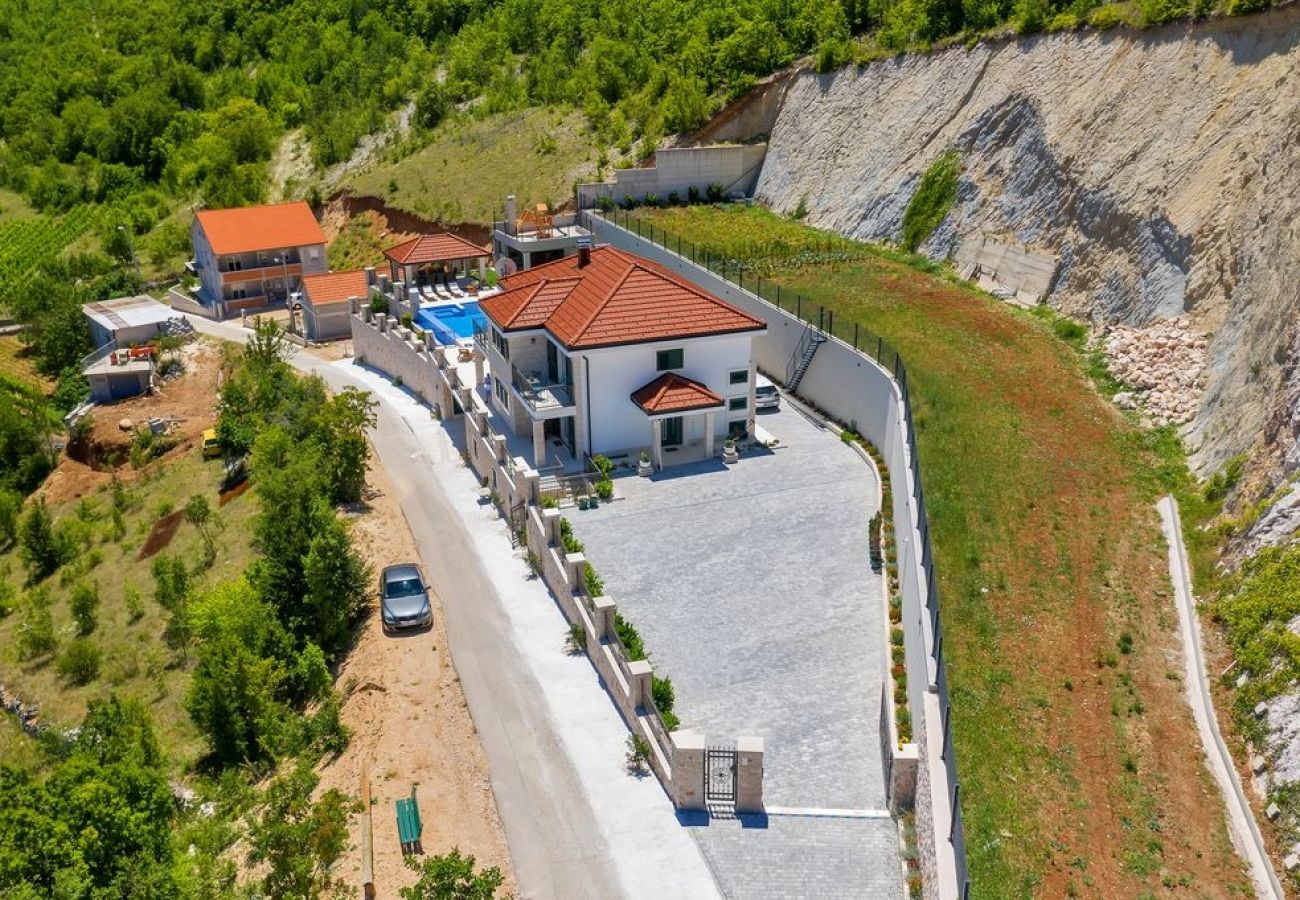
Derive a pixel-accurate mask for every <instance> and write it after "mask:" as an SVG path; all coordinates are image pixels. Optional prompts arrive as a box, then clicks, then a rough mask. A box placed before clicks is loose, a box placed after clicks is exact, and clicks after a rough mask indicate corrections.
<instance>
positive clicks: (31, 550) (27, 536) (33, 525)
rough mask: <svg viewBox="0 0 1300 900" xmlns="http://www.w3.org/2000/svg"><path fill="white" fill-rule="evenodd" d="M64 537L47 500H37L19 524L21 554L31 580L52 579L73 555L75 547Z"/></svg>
mask: <svg viewBox="0 0 1300 900" xmlns="http://www.w3.org/2000/svg"><path fill="white" fill-rule="evenodd" d="M60 537H61V536H60V535H58V534H56V533H55V530H54V519H53V518H52V517H51V516H50V511H49V509H47V508H46V506H45V500H44V498H37V500H36V502H35V503H33V504H32V505H31V506H30V507H29V508H28V510H27V512H26V513H25V514H24V515H23V517H22V519H21V521H20V522H19V525H18V545H19V555H20V556H21V557H22V560H23V565H24V566H26V568H27V576H28V578H29V579H31V580H32V581H40V580H42V579H44V578H48V577H49V576H50V575H52V574H54V572H55V571H56V570H57V569H58V568H59V566H61V565H63V564H64V562H66V561H67V560H68V558H69V557H70V556H71V553H72V548H71V547H69V546H68V545H67V544H66V543H65V542H64V541H63V540H61V539H60Z"/></svg>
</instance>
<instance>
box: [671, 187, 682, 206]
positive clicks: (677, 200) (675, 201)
mask: <svg viewBox="0 0 1300 900" xmlns="http://www.w3.org/2000/svg"><path fill="white" fill-rule="evenodd" d="M668 205H669V206H681V205H682V195H681V194H679V193H677V192H676V191H669V192H668Z"/></svg>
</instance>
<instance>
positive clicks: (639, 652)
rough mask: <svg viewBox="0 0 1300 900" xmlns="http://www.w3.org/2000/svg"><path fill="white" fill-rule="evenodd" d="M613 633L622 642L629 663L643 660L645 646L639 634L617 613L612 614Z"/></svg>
mask: <svg viewBox="0 0 1300 900" xmlns="http://www.w3.org/2000/svg"><path fill="white" fill-rule="evenodd" d="M614 632H615V633H616V634H617V635H618V639H619V641H621V642H622V644H623V649H624V650H626V651H627V658H628V661H629V662H636V661H637V660H639V659H645V644H644V643H643V642H642V641H641V634H640V632H638V631H637V630H636V628H635V627H633V625H632V623H631V622H629V621H628V620H627V619H625V618H623V616H622V615H621V614H619V613H617V612H616V613H614Z"/></svg>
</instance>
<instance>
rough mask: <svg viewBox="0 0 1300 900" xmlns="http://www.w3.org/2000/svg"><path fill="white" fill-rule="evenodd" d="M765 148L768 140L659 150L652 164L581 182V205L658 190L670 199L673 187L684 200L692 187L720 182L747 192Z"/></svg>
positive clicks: (705, 187)
mask: <svg viewBox="0 0 1300 900" xmlns="http://www.w3.org/2000/svg"><path fill="white" fill-rule="evenodd" d="M766 152H767V145H766V144H723V145H717V146H711V147H686V148H681V149H676V150H660V151H659V152H657V153H656V154H655V164H654V165H653V166H648V167H643V168H638V169H615V170H614V180H613V181H605V182H598V183H595V184H580V185H578V207H579V208H580V209H588V208H590V207H593V206H595V205H596V204H597V203H598V202H599V201H600V199H601V198H602V197H608V198H609V199H610V200H613V201H614V202H615V203H621V202H622V201H623V198H624V197H634V198H636V199H637V200H641V199H642V198H644V197H645V196H646V195H647V194H657V195H658V196H659V197H660V198H661V199H663V200H667V199H668V195H669V194H670V193H672V192H674V191H676V192H677V193H678V194H680V195H681V198H682V200H683V201H685V200H686V197H687V193H688V192H689V191H690V189H691V188H695V189H696V190H698V191H699V192H700V193H701V194H703V193H705V192H706V191H707V190H708V187H709V185H711V184H719V185H721V186H722V189H723V192H724V193H726V194H727V195H728V196H731V195H737V196H748V195H749V194H751V193H753V190H754V185H755V184H756V183H757V181H758V172H759V168H760V167H761V166H762V165H763V156H764V154H766Z"/></svg>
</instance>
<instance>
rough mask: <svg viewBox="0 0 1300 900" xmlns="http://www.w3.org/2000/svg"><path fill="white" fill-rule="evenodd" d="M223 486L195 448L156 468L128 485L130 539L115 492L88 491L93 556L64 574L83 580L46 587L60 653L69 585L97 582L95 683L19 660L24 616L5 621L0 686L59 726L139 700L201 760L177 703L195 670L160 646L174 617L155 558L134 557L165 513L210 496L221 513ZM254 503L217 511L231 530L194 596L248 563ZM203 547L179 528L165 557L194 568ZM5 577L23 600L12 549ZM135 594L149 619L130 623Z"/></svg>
mask: <svg viewBox="0 0 1300 900" xmlns="http://www.w3.org/2000/svg"><path fill="white" fill-rule="evenodd" d="M220 480H221V465H220V463H219V462H208V463H204V462H203V461H202V460H201V459H200V458H199V451H198V450H197V449H195V450H194V451H192V452H186V453H185V454H184V455H183V456H180V457H173V458H165V459H162V460H159V461H158V462H155V463H153V464H152V465H151V467H150V468H149V469H146V470H145V472H144V473H143V475H142V477H141V478H140V479H139V480H138V481H136V482H134V483H131V484H130V485H128V492H129V495H130V496H131V498H132V508H131V509H130V510H128V511H127V512H126V513H125V526H126V527H125V536H124V537H123V538H122V539H121V540H120V541H119V540H114V539H113V538H112V535H111V528H110V521H111V520H110V516H109V511H110V509H111V505H112V503H111V497H110V493H109V492H108V491H107V490H100V491H98V492H96V493H93V494H91V495H90V497H89V498H88V503H89V508H90V509H91V510H92V512H91V521H90V529H91V531H92V533H93V534H94V538H93V546H92V548H91V550H90V551H89V552H87V553H83V554H82V555H81V556H80V558H79V559H78V560H77V561H74V562H73V563H71V564H69V565H67V566H65V567H64V570H65V571H66V572H68V574H72V573H74V572H76V573H78V575H77V577H70V578H65V577H62V576H63V574H64V573H63V572H60V573H56V574H55V575H53V576H51V577H50V578H49V579H47V580H46V582H45V585H46V586H47V588H48V590H49V592H50V596H51V597H52V599H53V601H54V603H53V607H52V610H51V611H52V614H53V619H54V626H55V631H56V634H57V635H58V637H59V650H60V651H62V650H63V649H64V648H66V647H67V646H68V645H69V643H70V642H71V641H72V639H73V636H74V634H75V626H74V625H73V621H72V614H71V611H70V609H69V603H68V599H69V596H70V594H71V592H72V587H73V585H74V584H75V583H76V582H77V581H78V580H82V579H84V580H88V581H89V580H93V581H94V582H96V583H97V584H98V586H99V595H100V606H99V615H98V619H99V622H98V626H97V627H96V629H95V630H94V632H93V633H92V634H91V635H89V637H88V638H87V639H86V640H88V641H89V642H90V643H91V644H93V645H94V646H96V647H98V648H99V649H100V650H101V652H102V666H101V671H100V674H99V676H98V677H97V678H96V679H94V680H93V681H91V682H90V683H89V684H87V685H84V686H76V685H73V684H70V683H69V681H68V680H67V679H66V678H63V677H60V675H59V673H58V671H56V666H55V660H54V659H53V658H51V657H48V656H47V657H43V658H39V659H36V660H31V661H23V660H20V659H19V658H18V654H17V651H16V635H17V631H18V629H19V628H20V627H21V625H22V622H23V613H22V611H21V609H20V610H18V611H16V612H14V613H12V614H10V615H9V616H8V617H6V618H0V681H3V682H4V683H5V685H6V686H7V687H8V688H10V689H11V690H15V691H17V692H18V694H19V695H20V696H21V697H23V698H24V699H29V700H36V701H38V702H39V703H40V705H41V711H42V716H43V717H44V718H46V719H47V720H50V721H53V722H56V723H60V724H63V725H69V724H74V723H76V722H79V721H80V720H81V718H82V716H83V714H84V713H85V708H86V704H87V702H88V701H89V700H91V699H94V698H96V697H101V696H104V695H106V694H107V693H108V692H109V691H110V690H117V691H118V692H119V693H123V694H127V695H131V696H135V697H138V698H140V699H141V700H142V701H143V702H144V703H145V704H146V705H147V706H149V707H150V708H151V709H152V710H153V713H154V721H155V724H156V726H157V728H158V732H159V739H160V740H161V741H162V743H163V746H164V747H166V748H167V749H168V750H169V751H170V752H171V753H172V754H173V757H174V758H175V759H177V760H189V759H192V758H193V757H195V756H196V755H197V754H198V753H199V752H200V750H201V742H200V740H199V735H198V733H197V731H196V730H195V728H194V726H193V724H192V723H191V722H190V719H189V716H188V715H186V713H185V711H184V709H183V707H182V705H181V704H182V700H183V698H184V694H185V689H186V687H187V685H188V683H189V673H188V671H187V668H186V666H185V664H184V660H182V659H180V658H178V657H177V655H176V654H174V653H173V652H172V651H170V650H169V649H168V648H167V647H166V646H165V645H164V643H163V641H162V634H163V630H164V628H165V626H166V623H167V620H168V614H167V613H166V612H165V611H164V610H162V609H161V608H160V607H159V606H158V604H156V603H155V602H154V600H153V590H154V584H153V577H152V574H151V572H150V566H151V564H152V560H139V559H137V556H138V554H139V551H140V547H141V546H142V545H143V543H144V541H145V538H146V537H147V535H148V533H149V530H150V528H151V527H152V526H153V523H154V522H155V521H156V520H157V519H158V518H159V513H160V512H161V511H162V510H164V509H170V508H175V509H179V508H180V507H182V506H183V505H184V503H185V501H186V500H187V499H188V498H189V497H190V496H191V495H192V494H195V493H204V494H207V495H208V497H209V498H210V499H211V500H212V502H213V505H214V506H215V505H216V491H217V485H218V483H219V482H220ZM255 503H256V501H255V499H254V497H253V495H252V494H251V493H247V492H246V493H245V494H243V495H242V496H240V497H238V498H237V499H235V500H233V501H232V502H230V503H228V504H227V505H226V506H224V507H222V508H221V509H220V515H221V518H222V520H223V521H224V523H225V528H224V529H223V530H222V531H221V532H220V533H219V534H218V536H217V559H216V562H215V563H214V564H213V566H212V567H211V568H210V569H206V570H203V571H200V572H198V573H196V575H195V583H196V586H197V587H198V589H200V590H201V589H202V587H203V586H205V585H209V584H215V583H216V582H218V581H221V580H224V579H230V578H234V577H236V576H238V574H239V573H240V572H242V571H243V569H244V567H245V566H246V565H247V563H248V560H249V558H250V553H251V551H250V548H249V546H248V532H249V520H250V517H251V516H252V514H253V512H254V511H255ZM51 512H52V513H53V514H54V515H55V517H56V518H60V519H61V518H65V517H73V516H76V514H77V503H76V502H68V503H64V504H60V505H58V506H52V507H51ZM201 548H202V541H201V539H200V537H199V535H198V533H197V532H196V531H195V530H194V529H193V528H192V527H190V526H189V525H182V526H181V528H180V530H179V531H178V532H177V534H176V537H175V538H174V539H173V541H172V543H171V545H170V546H169V547H168V548H167V549H166V550H165V551H163V552H164V553H170V554H179V555H180V556H181V558H183V559H184V560H186V561H187V562H189V563H190V568H191V570H193V569H195V567H196V565H197V561H198V560H199V559H200V558H201V555H202V549H201ZM96 557H98V559H99V561H98V562H97V563H95V559H96ZM0 577H2V578H3V580H4V581H5V582H6V583H7V584H8V585H9V586H10V587H11V588H12V590H13V591H14V592H15V593H16V594H17V595H18V596H21V593H22V590H23V588H24V572H23V568H22V565H21V562H20V560H19V558H18V553H17V550H16V549H15V548H13V547H9V548H8V549H6V550H5V551H4V552H3V553H0ZM131 589H134V590H135V591H138V592H139V595H140V597H141V599H142V600H143V603H142V604H141V608H142V610H143V614H142V615H141V616H140V617H139V618H138V619H134V620H133V616H132V615H131V613H130V611H129V608H128V607H129V603H128V600H127V595H128V592H129V591H130V590H131Z"/></svg>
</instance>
